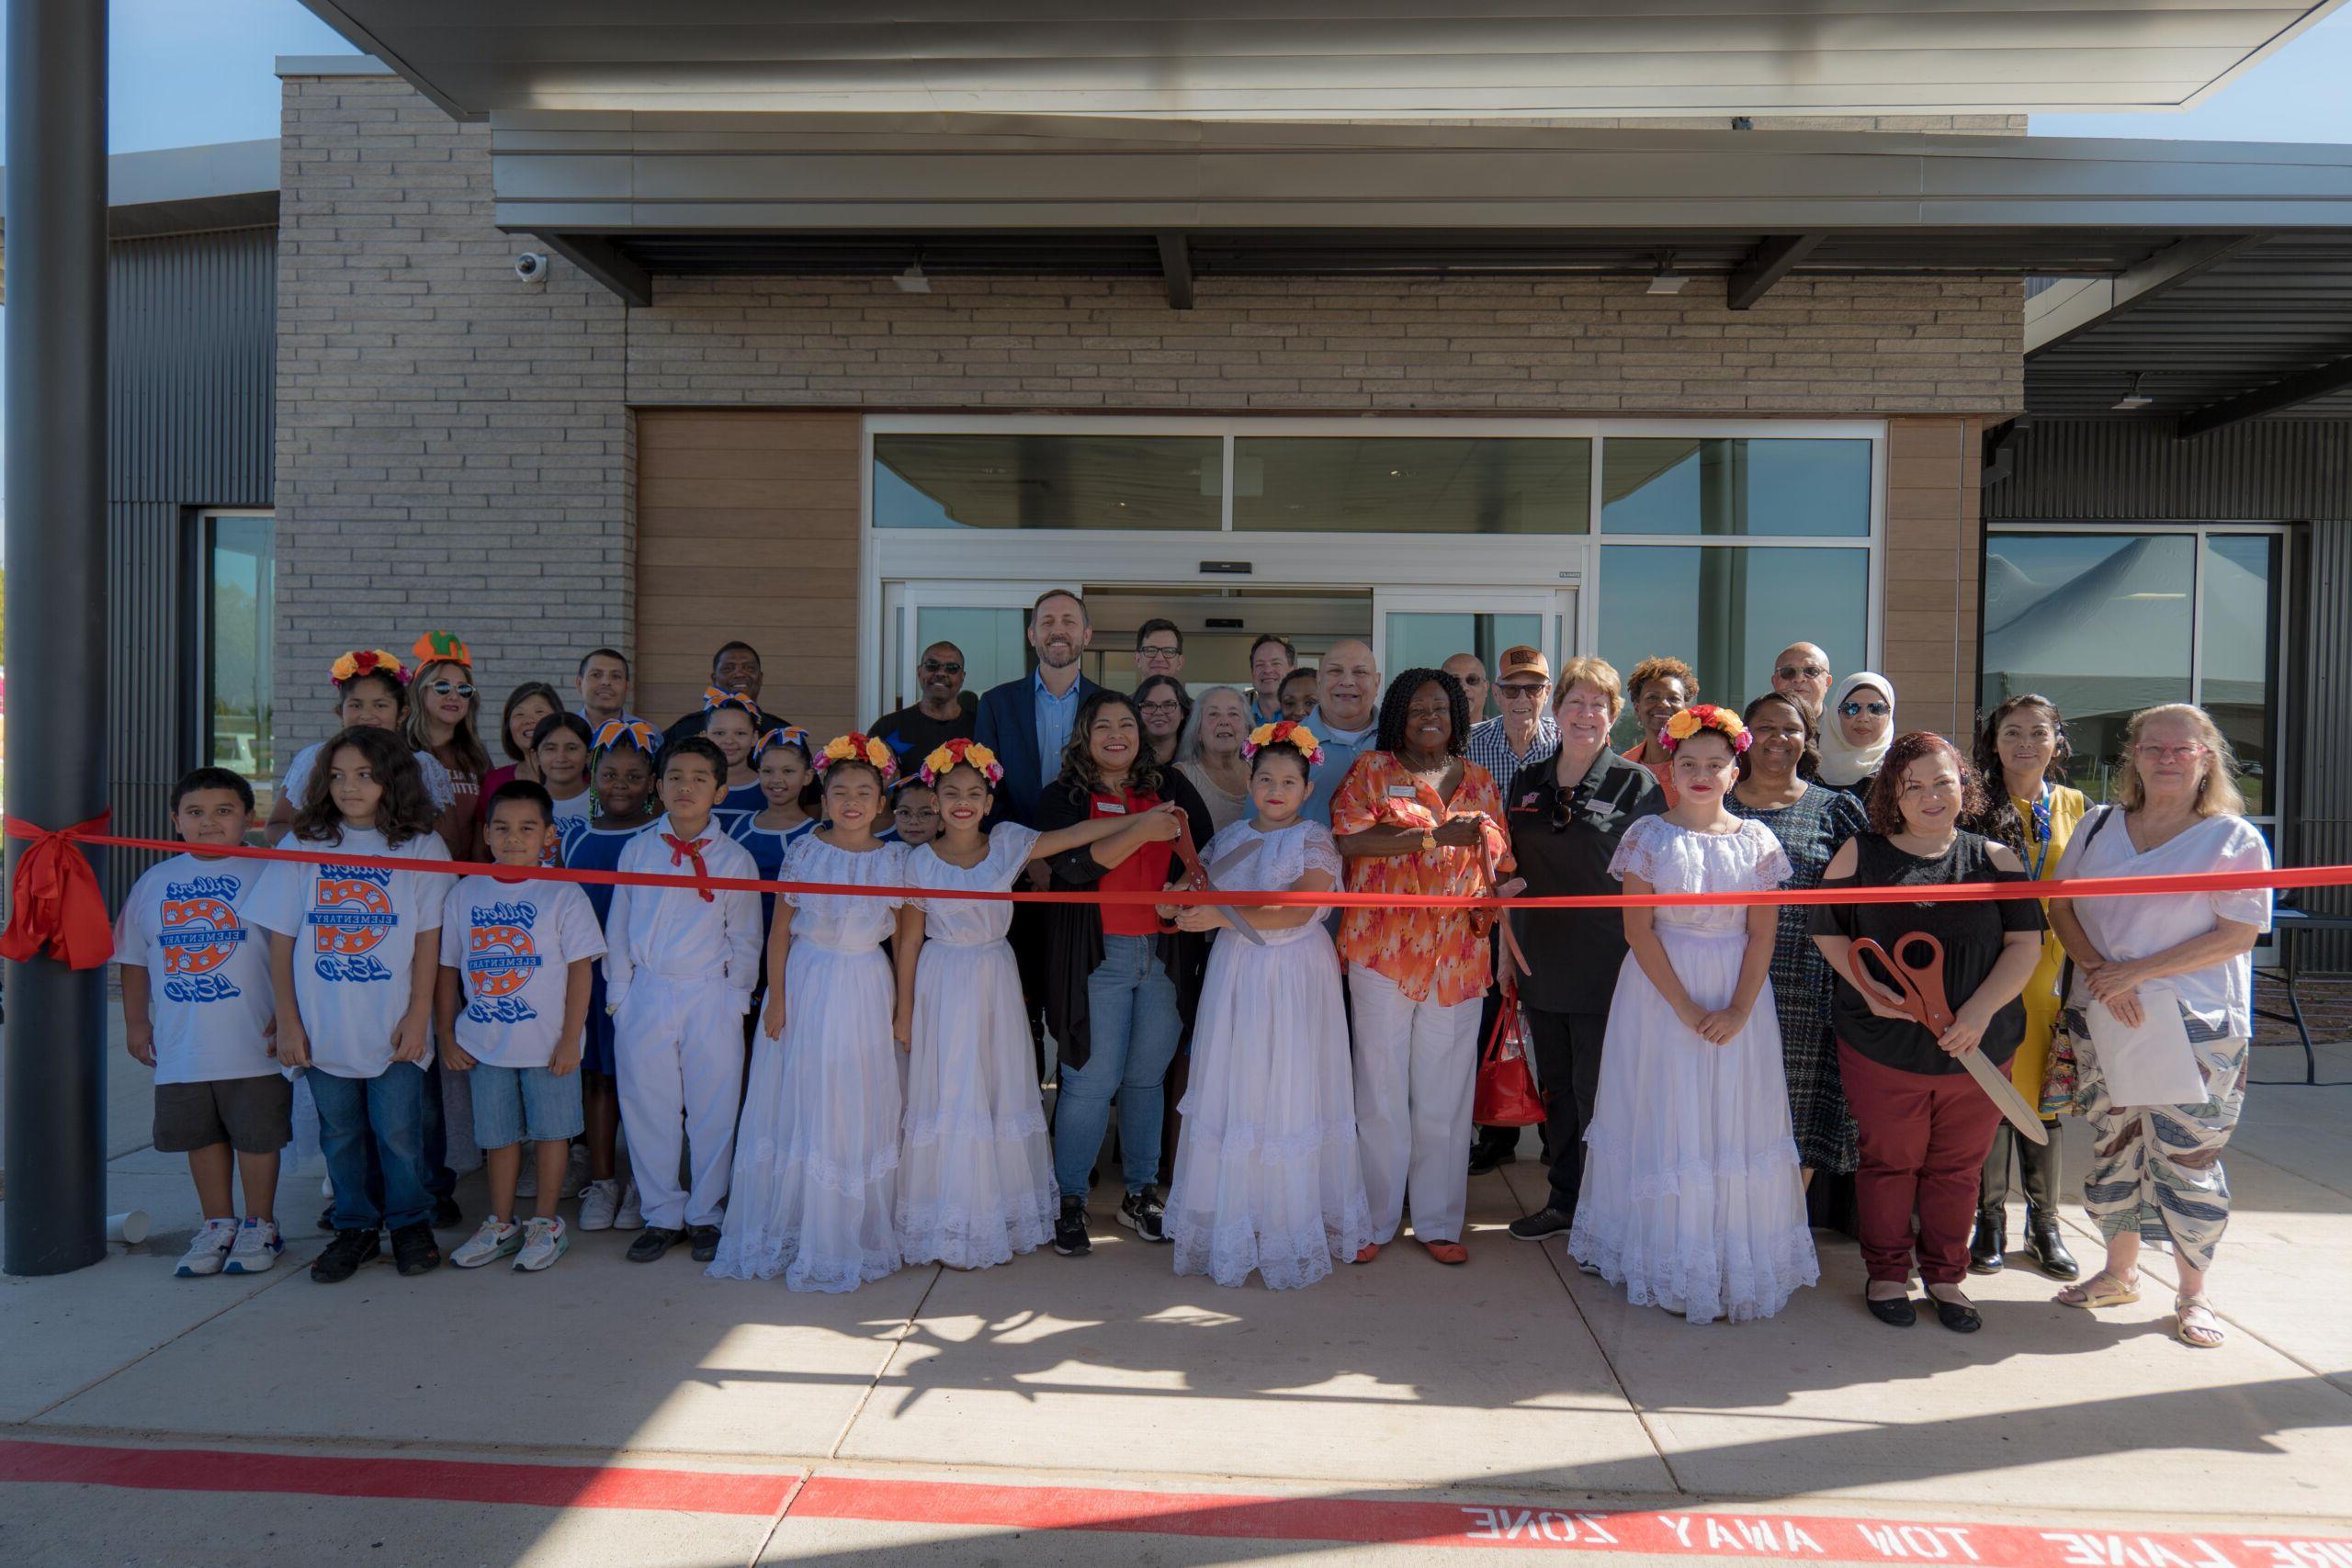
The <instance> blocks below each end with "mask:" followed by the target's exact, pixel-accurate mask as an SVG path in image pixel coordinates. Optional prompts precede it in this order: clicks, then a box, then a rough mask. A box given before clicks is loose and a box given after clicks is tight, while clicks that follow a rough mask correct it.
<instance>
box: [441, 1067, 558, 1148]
mask: <svg viewBox="0 0 2352 1568" xmlns="http://www.w3.org/2000/svg"><path fill="white" fill-rule="evenodd" d="M466 1077H467V1078H468V1079H469V1081H470V1082H471V1084H472V1086H473V1097H474V1142H475V1143H476V1144H478V1145H481V1147H483V1148H485V1149H503V1148H504V1147H505V1146H506V1145H509V1144H519V1143H521V1142H523V1140H524V1139H526V1138H528V1139H530V1140H531V1141H532V1142H534V1143H544V1142H548V1141H550V1140H557V1141H560V1140H563V1139H567V1138H576V1137H578V1136H579V1135H580V1134H581V1133H582V1131H583V1130H585V1129H586V1127H587V1125H588V1123H587V1119H586V1117H585V1116H584V1115H583V1114H582V1111H581V1109H580V1075H579V1074H578V1073H576V1072H571V1073H566V1074H565V1075H564V1076H563V1077H556V1076H555V1075H554V1074H553V1073H551V1072H549V1071H548V1070H547V1068H545V1067H493V1066H491V1065H490V1064H489V1063H488V1062H478V1063H476V1064H475V1065H474V1066H472V1067H471V1068H470V1069H469V1071H468V1072H467V1074H466Z"/></svg>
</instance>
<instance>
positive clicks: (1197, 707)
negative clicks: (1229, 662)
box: [1176, 686, 1250, 832]
mask: <svg viewBox="0 0 2352 1568" xmlns="http://www.w3.org/2000/svg"><path fill="white" fill-rule="evenodd" d="M1249 738H1250V699H1249V698H1247V697H1245V696H1243V695H1242V694H1240V693H1239V692H1238V691H1236V690H1234V688H1232V687H1231V686H1211V687H1210V688H1209V689H1208V690H1207V691H1205V692H1203V693H1202V694H1200V695H1199V696H1198V697H1197V698H1195V699H1193V716H1192V717H1190V718H1188V719H1186V720H1185V721H1184V733H1183V735H1182V737H1181V738H1179V739H1178V740H1177V742H1176V771H1177V772H1178V773H1182V774H1183V775H1184V777H1185V779H1186V780H1187V781H1188V782H1189V783H1190V784H1192V786H1193V788H1194V789H1196V790H1199V791H1200V792H1201V800H1202V802H1203V803H1204V805H1206V806H1207V807H1208V808H1209V816H1210V818H1212V820H1213V821H1214V823H1215V828H1214V830H1215V831H1217V832H1223V831H1224V830H1225V829H1227V828H1229V827H1231V826H1232V825H1233V824H1234V823H1235V822H1238V821H1239V820H1240V819H1241V818H1244V817H1247V816H1248V815H1250V764H1249V763H1248V762H1246V761H1242V759H1241V743H1242V742H1243V741H1244V740H1246V739H1249Z"/></svg>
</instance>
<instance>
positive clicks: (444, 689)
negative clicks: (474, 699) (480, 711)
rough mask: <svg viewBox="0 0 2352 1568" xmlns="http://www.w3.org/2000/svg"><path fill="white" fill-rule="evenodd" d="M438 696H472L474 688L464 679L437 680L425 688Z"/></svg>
mask: <svg viewBox="0 0 2352 1568" xmlns="http://www.w3.org/2000/svg"><path fill="white" fill-rule="evenodd" d="M425 689H426V690H427V691H429V692H431V693H432V694H434V695H435V696H436V697H452V696H455V697H470V696H472V695H473V694H474V689H473V688H472V687H471V686H469V685H467V684H466V683H465V682H462V681H435V682H433V684H432V685H430V686H428V687H426V688H425Z"/></svg>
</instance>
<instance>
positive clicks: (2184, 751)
mask: <svg viewBox="0 0 2352 1568" xmlns="http://www.w3.org/2000/svg"><path fill="white" fill-rule="evenodd" d="M2133 750H2136V751H2138V752H2139V753H2140V761H2143V762H2188V761H2195V760H2196V759H2198V758H2199V757H2201V756H2203V755H2204V754H2205V747H2204V743H2203V742H2201V741H2197V740H2191V741H2190V742H2188V744H2187V745H2185V746H2159V745H2156V744H2155V743H2154V742H2153V741H2150V742H2144V743H2143V744H2141V745H2139V746H2136V747H2134V748H2133Z"/></svg>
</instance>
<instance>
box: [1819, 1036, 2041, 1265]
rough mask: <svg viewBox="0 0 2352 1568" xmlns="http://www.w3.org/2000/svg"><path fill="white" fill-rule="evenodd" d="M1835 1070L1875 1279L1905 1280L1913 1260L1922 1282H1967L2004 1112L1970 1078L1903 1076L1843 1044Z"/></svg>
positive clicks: (1866, 1254) (1866, 1253)
mask: <svg viewBox="0 0 2352 1568" xmlns="http://www.w3.org/2000/svg"><path fill="white" fill-rule="evenodd" d="M1838 1071H1839V1073H1840V1074H1841V1075H1842V1076H1843V1077H1844V1078H1845V1080H1846V1103H1847V1105H1848V1106H1849V1108H1851V1110H1852V1111H1853V1112H1854V1126H1855V1129H1856V1131H1857V1132H1858V1133H1859V1134H1860V1143H1861V1154H1862V1162H1861V1166H1860V1168H1859V1169H1857V1170H1856V1171H1855V1172H1854V1202H1855V1207H1856V1208H1857V1209H1858V1210H1860V1226H1861V1243H1862V1263H1863V1265H1864V1266H1865V1267H1866V1268H1867V1269H1869V1270H1870V1277H1871V1279H1872V1280H1904V1279H1907V1278H1908V1277H1909V1276H1910V1272H1911V1259H1912V1257H1913V1254H1914V1253H1915V1251H1916V1253H1917V1257H1918V1259H1919V1278H1920V1279H1921V1280H1923V1281H1925V1282H1926V1283H1928V1284H1930V1285H1956V1284H1958V1283H1959V1282H1960V1281H1961V1280H1963V1279H1965V1278H1967V1276H1968V1237H1969V1228H1970V1226H1971V1225H1973V1224H1974V1223H1975V1220H1976V1184H1977V1179H1978V1175H1979V1173H1980V1172H1981V1171H1982V1170H1983V1168H1984V1166H1985V1151H1986V1150H1988V1149H1990V1148H1991V1147H1992V1146H1993V1130H1994V1129H1995V1128H1996V1127H1997V1126H1999V1125H2000V1124H2001V1112H2000V1110H1999V1108H1998V1107H1996V1105H1994V1103H1993V1101H1992V1100H1991V1098H1990V1097H1989V1096H1987V1095H1986V1094H1985V1091H1984V1090H1983V1089H1979V1088H1977V1087H1976V1080H1975V1079H1973V1078H1972V1077H1969V1076H1968V1075H1967V1074H1966V1073H1906V1072H1905V1071H1903V1070H1902V1069H1901V1068H1900V1067H1890V1066H1884V1065H1883V1064H1881V1063H1878V1062H1873V1061H1871V1059H1870V1058H1869V1057H1868V1056H1865V1055H1862V1054H1861V1053H1860V1051H1857V1050H1855V1049H1854V1048H1853V1047H1852V1046H1851V1045H1849V1044H1847V1043H1845V1042H1844V1041H1843V1040H1840V1041H1839V1042H1838ZM1914 1214H1917V1216H1918V1221H1919V1230H1918V1235H1917V1236H1916V1237H1915V1236H1914V1235H1912V1231H1911V1219H1912V1216H1913V1215H1914Z"/></svg>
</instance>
